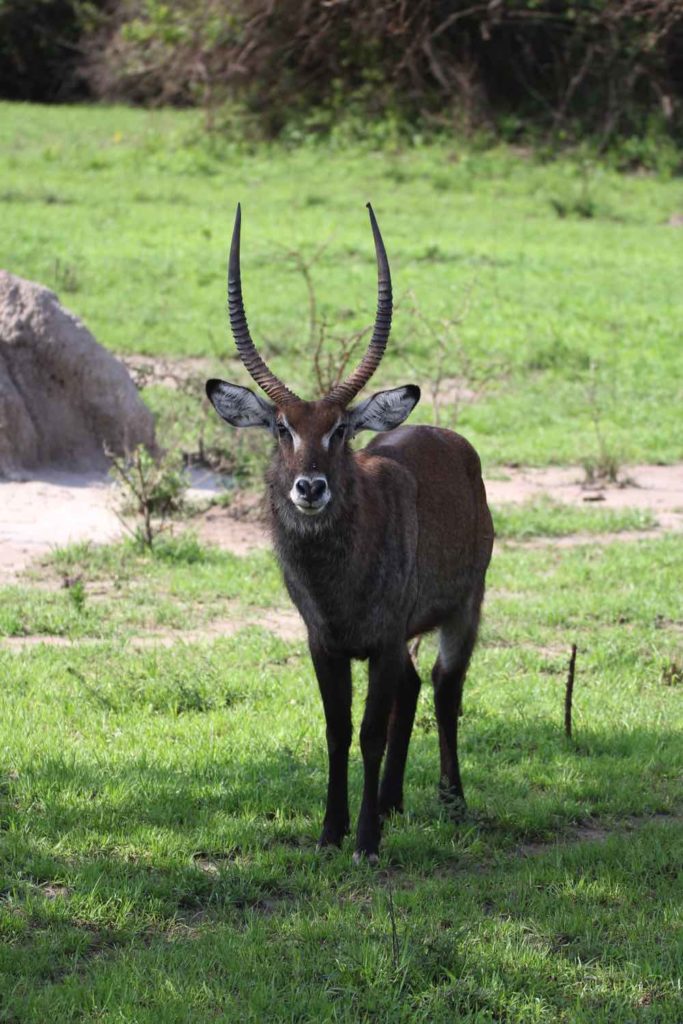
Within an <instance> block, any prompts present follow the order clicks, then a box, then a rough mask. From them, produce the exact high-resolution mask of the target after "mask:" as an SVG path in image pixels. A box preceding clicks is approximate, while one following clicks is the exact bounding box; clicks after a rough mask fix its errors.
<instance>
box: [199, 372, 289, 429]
mask: <svg viewBox="0 0 683 1024" xmlns="http://www.w3.org/2000/svg"><path fill="white" fill-rule="evenodd" d="M211 401H212V403H213V405H214V408H215V409H216V412H217V413H218V414H219V415H220V416H222V417H223V419H224V420H227V422H228V423H231V424H232V425H233V427H265V428H266V429H267V430H272V428H273V423H274V410H273V407H272V406H271V405H270V404H269V403H268V402H266V401H265V400H264V399H263V398H260V397H259V395H255V394H254V392H253V391H250V390H249V388H243V387H240V386H239V384H229V383H228V382H227V381H221V383H220V385H219V386H218V387H217V388H215V390H214V391H213V394H212V395H211Z"/></svg>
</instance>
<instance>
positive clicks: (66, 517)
mask: <svg viewBox="0 0 683 1024" xmlns="http://www.w3.org/2000/svg"><path fill="white" fill-rule="evenodd" d="M582 475H583V474H582V470H581V469H579V468H577V467H570V468H558V467H552V466H551V467H548V468H546V469H528V468H527V469H525V468H517V467H515V468H509V469H505V470H503V471H502V472H501V473H500V475H499V476H498V478H495V477H490V478H489V479H488V480H487V483H486V489H487V493H488V497H489V501H490V502H491V503H492V504H493V505H501V504H506V503H510V504H520V503H524V502H528V501H533V500H535V499H538V498H540V497H543V496H547V497H550V498H552V499H553V500H555V501H558V502H562V503H564V504H569V505H578V506H584V507H585V503H586V502H592V501H599V502H600V506H601V507H602V508H612V509H623V508H640V509H649V510H651V511H652V512H653V513H654V514H655V516H656V517H657V521H658V524H659V528H660V529H659V530H656V531H652V530H650V531H643V532H636V533H633V534H624V533H620V534H615V535H613V536H612V535H605V536H600V535H597V536H596V535H591V536H590V537H588V536H587V537H581V536H580V535H576V536H575V537H563V538H553V539H552V541H550V542H551V543H553V544H556V545H558V546H567V545H570V544H572V543H574V544H575V543H584V542H588V541H590V542H591V543H598V544H599V543H606V542H608V541H610V540H614V539H619V540H628V539H635V538H638V539H643V538H645V537H647V536H656V535H658V533H659V532H660V530H662V529H664V530H682V529H683V463H679V464H676V465H672V466H634V467H631V468H629V469H628V470H627V471H626V475H627V482H625V483H624V484H623V485H606V486H604V487H591V488H587V487H586V486H585V484H583V483H582ZM219 490H220V487H219V484H217V483H216V480H215V478H214V477H212V475H211V474H209V473H206V474H204V476H202V475H201V474H200V475H198V476H197V477H196V478H195V479H193V486H192V488H191V490H190V492H189V497H190V499H191V500H193V501H201V500H202V499H204V500H206V499H207V498H210V497H211V495H212V494H215V493H217V492H218V491H219ZM113 497H114V496H113V488H112V486H111V484H110V483H109V482H108V480H107V477H106V476H103V475H98V474H92V473H90V474H76V473H64V472H57V471H51V472H45V473H42V474H41V475H40V477H39V478H36V479H33V480H26V481H24V482H18V481H14V480H12V481H10V480H6V481H0V581H2V580H4V581H5V582H8V581H10V580H11V579H13V578H15V577H16V575H17V574H18V573H20V572H21V571H22V570H23V569H25V568H26V566H27V565H29V563H30V562H31V561H33V560H34V559H37V558H40V557H42V556H44V555H46V554H47V553H49V552H50V551H51V550H52V549H53V548H55V547H60V546H63V545H65V544H69V543H73V542H76V541H92V542H94V543H107V542H110V541H112V540H115V539H117V538H118V537H120V536H121V535H122V534H123V532H124V530H123V527H122V525H121V522H120V520H119V519H118V517H117V515H116V513H115V512H114V500H113ZM259 506H260V498H253V499H248V500H247V499H246V498H244V497H241V498H240V499H239V502H236V503H235V507H234V508H231V509H222V508H218V507H215V508H212V509H209V510H208V511H207V512H205V513H204V514H202V515H200V516H198V517H197V518H196V519H195V520H193V521H191V526H192V527H193V528H194V529H197V531H198V533H199V535H200V537H201V538H202V540H205V541H207V542H210V543H214V544H217V545H218V546H219V547H222V548H225V549H226V550H230V551H234V552H235V553H236V554H240V555H243V554H248V553H249V552H250V551H253V550H255V549H259V548H265V547H269V546H270V539H269V536H268V533H267V531H266V529H265V527H264V526H263V524H262V522H261V521H260V519H259ZM546 542H547V541H543V540H542V539H541V540H539V541H538V543H546ZM535 543H536V542H535Z"/></svg>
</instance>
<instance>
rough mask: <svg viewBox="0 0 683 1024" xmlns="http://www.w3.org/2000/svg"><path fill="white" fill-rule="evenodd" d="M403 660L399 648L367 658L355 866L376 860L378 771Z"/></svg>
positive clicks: (379, 824)
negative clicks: (368, 669) (361, 788)
mask: <svg viewBox="0 0 683 1024" xmlns="http://www.w3.org/2000/svg"><path fill="white" fill-rule="evenodd" d="M404 658H405V652H404V650H403V649H402V648H401V649H399V650H398V651H381V652H380V653H379V654H376V655H374V656H372V657H371V658H370V671H369V684H368V698H367V701H366V704H365V714H364V716H363V722H362V725H361V728H360V749H361V753H362V754H363V768H364V770H365V781H364V784H363V800H362V803H361V808H360V815H359V817H358V831H357V833H356V850H355V853H354V855H353V859H354V860H355V861H356V863H358V862H359V861H361V860H362V859H363V857H367V859H368V863H370V864H376V863H377V861H378V859H379V856H378V855H379V840H380V834H381V823H380V815H379V796H378V791H379V771H380V767H381V764H382V757H383V755H384V748H385V747H386V743H387V730H388V726H389V714H390V712H391V705H392V700H393V696H394V692H395V689H396V683H397V680H398V678H399V677H400V674H401V669H402V663H403V659H404Z"/></svg>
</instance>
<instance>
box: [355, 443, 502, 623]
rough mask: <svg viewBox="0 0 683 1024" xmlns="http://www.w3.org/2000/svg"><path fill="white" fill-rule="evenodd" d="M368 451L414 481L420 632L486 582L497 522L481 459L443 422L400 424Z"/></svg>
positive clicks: (416, 612) (370, 445) (417, 617)
mask: <svg viewBox="0 0 683 1024" xmlns="http://www.w3.org/2000/svg"><path fill="white" fill-rule="evenodd" d="M365 450H366V451H367V452H368V453H372V454H373V455H380V456H382V457H383V458H387V459H392V460H394V461H396V462H398V463H400V464H401V465H402V466H405V468H406V469H408V470H409V471H410V472H411V473H412V475H413V476H414V478H415V480H416V482H417V516H418V531H419V533H418V548H417V554H416V569H417V576H418V600H417V607H416V609H415V618H416V619H417V620H419V622H414V623H413V624H412V626H413V628H412V629H411V632H420V631H421V630H422V629H424V628H431V626H433V625H436V624H437V621H436V620H439V619H441V617H442V616H443V615H444V614H447V613H448V610H449V609H450V608H452V607H454V606H457V605H459V604H460V603H461V601H462V600H463V599H464V598H466V596H467V593H468V592H469V591H470V590H471V588H472V587H473V586H474V587H475V588H479V587H481V588H482V589H483V585H484V577H485V574H486V569H487V567H488V564H489V561H490V559H491V551H492V549H493V522H492V520H491V513H490V512H489V508H488V505H487V502H486V490H485V488H484V482H483V480H482V476H481V461H480V459H479V456H478V455H477V452H476V451H475V449H474V448H473V447H472V445H471V444H470V443H469V441H467V440H466V439H465V438H464V437H462V436H461V435H460V434H456V433H455V432H454V431H452V430H444V429H442V428H440V427H427V426H408V427H398V428H397V429H396V430H392V431H389V432H388V433H386V434H380V435H378V436H377V437H375V438H373V440H372V441H371V442H370V444H369V445H368V446H367V447H366V449H365ZM425 620H428V621H425ZM432 620H435V621H432Z"/></svg>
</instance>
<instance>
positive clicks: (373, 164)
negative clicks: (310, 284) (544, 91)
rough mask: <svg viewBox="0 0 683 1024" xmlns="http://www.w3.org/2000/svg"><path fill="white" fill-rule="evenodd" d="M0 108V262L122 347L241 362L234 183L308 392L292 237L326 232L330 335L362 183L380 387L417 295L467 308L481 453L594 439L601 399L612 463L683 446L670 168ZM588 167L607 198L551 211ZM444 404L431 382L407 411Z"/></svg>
mask: <svg viewBox="0 0 683 1024" xmlns="http://www.w3.org/2000/svg"><path fill="white" fill-rule="evenodd" d="M0 110H1V118H0V120H1V123H2V128H1V129H0V132H1V134H0V178H1V180H2V187H1V190H0V205H1V207H2V222H3V231H2V234H1V235H0V265H2V266H5V267H7V268H9V269H10V270H12V271H14V272H15V273H18V274H21V275H24V276H27V277H30V278H35V279H37V280H39V281H42V282H44V283H45V284H47V285H49V286H51V287H53V288H56V290H57V291H58V292H59V293H60V295H61V298H62V299H63V300H64V301H65V302H66V304H67V305H68V306H70V307H71V308H72V309H73V310H74V311H75V312H77V313H78V314H80V315H81V316H83V317H84V319H85V321H86V323H87V324H88V325H89V326H90V327H91V328H92V330H93V331H94V333H95V335H96V336H97V337H98V339H99V340H100V341H101V342H102V343H103V344H105V345H107V346H108V347H110V348H112V349H113V350H114V351H116V352H119V353H125V352H146V353H151V354H159V355H164V356H188V355H194V356H198V355H201V356H207V357H208V358H209V359H210V360H212V361H214V362H215V364H216V366H217V367H218V366H220V367H222V372H223V373H224V374H225V375H226V376H228V377H237V378H238V379H240V380H244V379H245V377H244V374H243V372H242V370H241V368H240V367H239V366H238V364H237V360H236V358H235V356H234V354H233V348H232V343H231V340H230V338H229V336H228V330H227V324H226V318H225V313H224V302H225V280H224V278H225V262H226V252H227V245H228V239H229V234H230V231H231V227H232V218H233V213H234V207H235V203H236V201H237V200H238V199H240V200H241V201H242V203H243V208H244V230H243V234H244V239H243V243H244V254H243V264H244V281H245V297H246V302H247V308H248V311H249V316H250V323H251V324H252V326H253V330H254V334H255V337H256V338H257V339H258V340H259V342H262V344H263V348H264V352H265V353H266V354H267V355H268V356H269V357H271V358H272V362H273V365H274V367H275V369H276V370H277V371H279V372H280V373H281V374H282V375H283V376H284V377H286V378H287V380H288V382H289V383H290V384H291V385H292V386H293V387H295V388H300V389H301V390H302V391H303V392H304V393H305V394H309V393H311V371H310V350H309V348H310V347H309V346H308V344H307V342H306V338H307V330H308V328H307V323H306V317H307V302H306V294H305V289H304V285H303V282H302V280H301V278H300V276H299V275H297V273H296V271H295V270H294V268H293V266H292V264H291V261H288V259H287V258H286V252H287V251H288V250H291V249H299V250H301V251H302V252H303V253H304V254H306V255H308V256H311V255H312V254H313V253H314V252H315V251H316V249H317V247H318V246H319V245H320V244H321V243H323V242H325V243H327V245H326V248H325V250H324V252H323V253H322V255H321V256H320V258H319V260H318V262H317V263H316V265H315V268H314V272H313V273H314V279H315V284H316V289H317V292H318V300H319V307H320V313H321V315H323V316H324V317H325V318H326V319H327V321H328V323H329V324H330V325H332V330H333V332H336V333H340V332H341V333H344V332H347V331H351V330H353V329H355V328H357V327H359V326H362V325H364V324H366V323H367V322H368V320H369V319H371V317H372V314H373V310H374V305H375V296H374V289H375V273H374V266H373V259H374V257H373V252H372V244H371V236H370V231H369V227H368V224H367V217H366V212H365V209H364V203H365V201H366V200H367V199H369V198H371V199H372V200H373V202H374V204H375V207H376V210H377V213H378V216H379V218H380V222H381V225H382V228H383V231H384V234H385V239H386V242H387V246H388V250H389V253H390V256H391V261H392V268H393V273H394V282H395V291H396V295H397V298H398V299H399V308H398V310H397V313H396V317H395V330H394V334H393V341H392V344H391V345H390V348H389V352H388V354H387V357H386V359H385V362H384V364H383V366H382V368H381V370H380V372H379V373H378V374H377V384H378V385H379V386H381V385H385V384H390V383H400V382H402V381H403V380H405V379H406V378H411V379H414V380H416V382H417V383H421V384H426V383H427V382H428V381H429V379H430V377H431V375H432V374H433V372H434V371H433V367H434V351H433V349H434V342H433V340H432V338H431V335H430V333H429V331H428V330H427V329H426V327H425V325H424V323H423V322H422V321H421V320H420V319H419V318H416V317H415V316H414V315H412V313H411V309H412V308H413V306H414V305H415V304H416V305H417V306H418V307H419V308H420V310H421V312H422V314H423V315H424V316H426V317H427V318H428V319H431V320H433V321H438V320H439V319H441V318H444V317H452V316H454V315H457V314H458V313H461V312H463V310H466V311H465V314H464V319H463V322H462V323H461V324H460V326H459V327H458V328H457V331H456V333H455V335H454V336H453V337H452V339H451V340H450V341H449V343H448V347H449V349H450V350H451V351H452V355H451V359H450V362H447V367H446V368H447V373H448V374H449V375H450V376H454V377H459V376H463V374H464V375H465V377H466V378H467V381H466V382H467V383H470V384H474V390H475V391H478V390H479V385H480V384H481V382H482V381H483V380H486V381H487V382H488V383H487V386H486V388H485V389H484V390H483V392H482V394H481V395H480V397H479V399H478V400H477V401H476V402H472V403H470V404H465V406H464V407H463V408H462V409H461V410H460V415H459V425H460V426H461V427H462V429H463V432H464V433H466V435H467V436H468V437H470V438H471V439H472V440H473V442H474V443H475V444H476V446H477V447H478V448H479V449H480V451H481V453H482V457H483V458H484V460H485V462H486V463H488V464H494V463H501V462H506V461H515V462H523V463H535V464H545V463H549V462H580V461H581V460H582V459H590V458H595V457H596V456H597V455H599V454H600V452H599V451H598V449H599V447H600V445H599V443H598V439H597V437H596V433H595V427H594V421H595V419H596V418H597V420H598V422H599V425H600V428H601V431H602V434H603V437H604V445H605V446H606V447H607V449H608V450H609V452H610V453H611V454H613V455H614V456H615V457H616V458H617V459H618V460H620V461H626V462H633V461H637V460H649V461H657V460H664V461H671V460H675V459H680V458H681V457H682V456H683V441H682V440H681V431H680V429H679V416H678V408H679V407H680V401H681V391H680V386H681V385H680V381H681V379H683V372H682V371H683V367H682V362H681V360H682V358H683V357H682V355H681V353H682V352H683V345H682V344H681V342H682V340H683V339H682V335H681V323H683V299H682V298H681V289H680V232H679V231H677V230H675V229H673V228H670V227H668V226H667V225H666V221H667V219H668V217H669V216H670V215H671V214H672V213H673V212H675V211H678V210H680V209H681V208H682V207H683V188H682V186H681V182H680V180H677V179H665V178H663V179H659V178H657V177H648V176H626V175H619V174H617V173H616V172H614V171H611V170H609V169H608V168H606V167H601V166H600V165H596V166H595V167H594V169H593V170H591V171H590V173H589V177H588V180H587V184H586V171H585V168H584V167H583V165H582V164H581V162H580V161H573V160H571V159H569V158H566V157H565V158H562V159H557V160H555V161H551V162H547V161H546V162H542V161H540V160H538V159H535V158H534V156H533V155H529V154H526V153H525V154H520V153H519V152H518V151H516V150H513V149H506V148H504V147H497V148H492V149H487V150H481V149H477V148H475V147H473V146H471V145H470V146H468V145H467V144H466V143H463V142H462V141H460V140H456V139H454V140H453V142H452V144H450V145H447V144H446V143H442V144H439V145H433V146H423V147H416V148H413V149H406V150H404V151H389V152H374V151H371V150H369V149H367V148H362V147H356V148H346V149H344V148H339V147H334V146H325V145H315V144H308V145H306V144H302V145H301V146H300V147H299V148H297V149H291V150H285V149H283V148H278V147H267V146H263V147H255V148H253V149H252V150H248V149H246V148H240V147H238V146H237V145H236V144H235V143H233V142H232V141H231V140H222V141H216V140H213V141H211V140H210V141H208V142H207V141H205V140H204V139H202V137H201V135H200V131H199V118H198V115H197V114H196V113H194V112H173V111H157V112H145V111H140V110H129V109H123V108H115V107H112V108H83V107H79V108H60V107H49V108H42V107H35V106H27V105H21V104H3V105H2V107H1V108H0ZM578 188H580V189H581V190H585V188H587V189H588V191H589V193H590V196H591V198H592V200H593V201H594V210H595V216H593V217H592V218H588V219H587V218H573V217H559V216H558V215H557V213H556V212H555V209H554V208H553V205H552V201H553V199H554V198H556V197H557V196H558V195H560V196H562V195H565V194H573V191H575V190H576V189H578ZM409 293H412V295H409ZM457 339H459V340H460V342H461V343H462V346H463V349H464V351H465V352H466V355H467V358H466V359H464V358H463V357H462V356H461V355H460V354H459V351H460V350H459V348H458V345H457V344H456V341H457ZM591 361H593V362H594V363H595V367H596V368H595V369H594V370H591V369H590V364H591ZM199 397H200V391H199V389H198V394H197V398H198V399H199ZM169 401H171V399H169ZM157 404H158V403H157ZM197 408H198V407H197ZM194 415H197V413H195V414H194ZM444 416H445V418H446V420H448V419H449V413H448V411H446V412H445V413H444ZM430 417H431V410H430V408H429V405H428V403H427V402H426V400H425V404H424V405H423V407H422V408H421V409H419V410H418V412H417V413H416V415H415V420H416V421H419V420H420V418H422V419H427V420H429V418H430ZM450 419H451V420H452V419H453V414H452V412H451V414H450Z"/></svg>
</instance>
